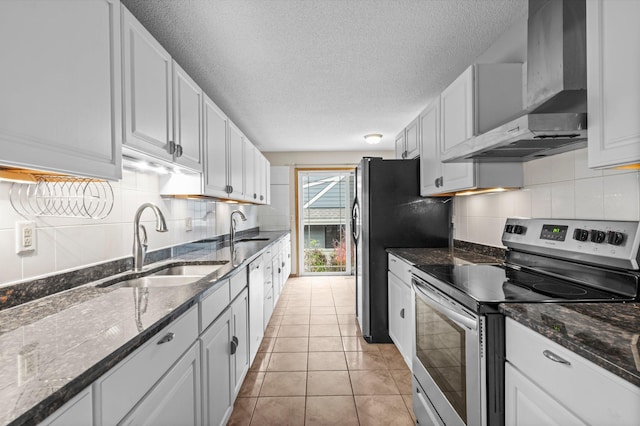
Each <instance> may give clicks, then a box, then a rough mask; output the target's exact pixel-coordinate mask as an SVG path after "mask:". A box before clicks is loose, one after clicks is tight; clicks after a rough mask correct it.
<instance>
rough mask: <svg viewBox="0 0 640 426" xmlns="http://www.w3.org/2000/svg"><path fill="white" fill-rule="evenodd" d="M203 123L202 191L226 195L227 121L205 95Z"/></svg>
mask: <svg viewBox="0 0 640 426" xmlns="http://www.w3.org/2000/svg"><path fill="white" fill-rule="evenodd" d="M203 115H204V118H203V123H204V135H203V139H204V150H205V171H204V193H205V195H211V196H214V197H226V196H227V123H228V121H229V120H228V119H227V116H226V115H225V113H224V112H222V110H221V109H220V108H218V106H217V105H216V104H214V103H213V101H212V100H211V99H209V98H208V97H207V96H205V97H204V106H203Z"/></svg>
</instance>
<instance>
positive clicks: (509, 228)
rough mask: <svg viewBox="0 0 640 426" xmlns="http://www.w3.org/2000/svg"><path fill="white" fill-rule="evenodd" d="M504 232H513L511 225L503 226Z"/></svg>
mask: <svg viewBox="0 0 640 426" xmlns="http://www.w3.org/2000/svg"><path fill="white" fill-rule="evenodd" d="M504 232H506V233H507V234H511V233H513V225H506V226H505V227H504Z"/></svg>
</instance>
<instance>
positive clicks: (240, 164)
mask: <svg viewBox="0 0 640 426" xmlns="http://www.w3.org/2000/svg"><path fill="white" fill-rule="evenodd" d="M228 161H229V162H228V164H227V167H228V170H229V172H228V173H229V191H228V192H229V197H230V198H233V199H242V198H244V136H243V135H242V132H241V131H240V129H238V127H236V125H235V124H233V122H231V121H230V122H229V160H228Z"/></svg>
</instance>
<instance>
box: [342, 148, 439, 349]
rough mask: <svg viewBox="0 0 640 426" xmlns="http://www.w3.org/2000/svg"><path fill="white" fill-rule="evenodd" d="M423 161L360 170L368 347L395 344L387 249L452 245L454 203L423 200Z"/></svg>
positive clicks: (358, 226) (366, 161)
mask: <svg viewBox="0 0 640 426" xmlns="http://www.w3.org/2000/svg"><path fill="white" fill-rule="evenodd" d="M419 163H420V162H419V160H383V159H382V158H372V157H365V158H363V159H362V160H361V161H360V164H359V165H358V167H357V168H356V195H355V199H354V203H353V207H352V211H351V216H352V217H351V219H352V228H351V229H352V233H353V240H354V243H355V246H356V316H357V318H358V323H359V324H360V329H361V330H362V335H363V337H364V338H365V339H366V340H367V341H368V342H369V343H385V342H391V339H390V337H389V318H388V290H387V267H388V265H387V252H386V249H387V248H410V247H448V245H449V232H450V222H451V203H450V202H449V201H450V199H449V198H446V197H427V198H424V197H420V167H419V165H420V164H419Z"/></svg>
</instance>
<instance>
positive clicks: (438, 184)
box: [433, 178, 440, 188]
mask: <svg viewBox="0 0 640 426" xmlns="http://www.w3.org/2000/svg"><path fill="white" fill-rule="evenodd" d="M433 184H434V185H435V186H436V188H438V187H439V186H440V178H436V180H434V181H433Z"/></svg>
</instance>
